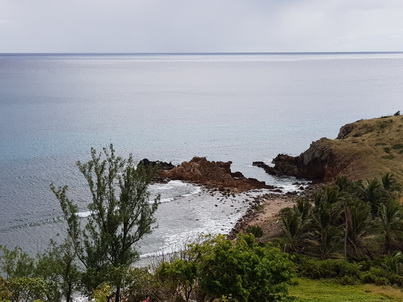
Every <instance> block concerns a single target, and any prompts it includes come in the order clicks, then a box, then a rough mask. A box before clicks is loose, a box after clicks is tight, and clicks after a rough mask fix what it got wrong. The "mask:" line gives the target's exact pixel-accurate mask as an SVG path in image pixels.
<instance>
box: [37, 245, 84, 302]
mask: <svg viewBox="0 0 403 302" xmlns="http://www.w3.org/2000/svg"><path fill="white" fill-rule="evenodd" d="M35 275H36V276H38V277H41V278H42V279H43V280H45V282H46V283H47V287H48V291H47V296H48V300H50V301H60V300H61V298H62V297H64V298H65V300H66V302H70V301H71V300H72V294H73V292H74V291H75V290H76V289H78V284H79V281H80V273H79V268H78V265H77V264H76V257H75V254H74V250H73V248H72V245H71V242H70V241H69V240H66V242H65V243H63V244H61V245H57V244H56V243H55V242H54V241H51V242H50V245H49V247H48V249H47V250H46V251H45V252H43V253H41V254H38V256H37V263H36V269H35Z"/></svg>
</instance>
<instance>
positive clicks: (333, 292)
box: [290, 278, 402, 302]
mask: <svg viewBox="0 0 403 302" xmlns="http://www.w3.org/2000/svg"><path fill="white" fill-rule="evenodd" d="M296 283H297V284H296V285H295V286H291V287H290V296H292V297H294V298H295V299H296V301H298V302H317V301H320V302H345V301H355V302H360V301H362V302H378V301H379V302H381V301H383V302H385V301H388V302H398V301H402V290H401V289H398V288H393V287H391V286H382V287H380V286H374V285H370V284H365V285H361V284H359V285H358V284H357V285H340V284H337V283H335V282H332V281H330V280H311V279H306V278H299V279H297V280H296Z"/></svg>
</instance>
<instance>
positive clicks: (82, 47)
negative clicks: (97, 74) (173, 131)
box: [0, 0, 403, 53]
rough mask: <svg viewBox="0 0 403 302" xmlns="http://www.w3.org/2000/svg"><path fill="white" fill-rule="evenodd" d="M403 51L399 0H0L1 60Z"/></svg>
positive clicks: (402, 4) (402, 24) (400, 0)
mask: <svg viewBox="0 0 403 302" xmlns="http://www.w3.org/2000/svg"><path fill="white" fill-rule="evenodd" d="M355 51H403V1H402V0H243V1H241V0H63V1H62V0H0V53H189V52H355Z"/></svg>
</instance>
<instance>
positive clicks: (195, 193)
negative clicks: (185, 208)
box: [182, 187, 202, 197]
mask: <svg viewBox="0 0 403 302" xmlns="http://www.w3.org/2000/svg"><path fill="white" fill-rule="evenodd" d="M201 191H202V189H201V187H196V188H195V190H194V191H193V192H191V193H189V194H183V195H182V197H189V196H192V195H197V194H200V193H201Z"/></svg>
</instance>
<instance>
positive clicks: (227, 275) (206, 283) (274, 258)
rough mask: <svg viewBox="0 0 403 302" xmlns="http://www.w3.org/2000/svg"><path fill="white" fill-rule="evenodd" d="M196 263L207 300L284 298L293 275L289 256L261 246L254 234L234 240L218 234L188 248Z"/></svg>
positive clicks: (275, 249)
mask: <svg viewBox="0 0 403 302" xmlns="http://www.w3.org/2000/svg"><path fill="white" fill-rule="evenodd" d="M189 252H190V253H191V254H192V257H193V259H195V260H194V261H196V262H197V264H198V276H199V284H200V287H201V291H203V292H205V293H206V295H207V296H208V297H210V299H214V298H220V297H222V296H226V297H232V298H233V299H235V300H236V301H240V302H247V301H250V302H257V301H283V300H285V299H287V294H288V289H287V284H288V283H289V281H290V280H291V278H292V277H293V263H292V262H291V260H290V259H289V256H288V255H287V254H285V253H282V252H280V251H279V250H278V249H277V248H274V247H271V246H261V245H259V244H258V243H257V242H256V241H255V238H254V236H253V235H242V234H241V235H239V236H238V237H237V239H236V240H233V241H231V240H228V239H225V238H224V237H223V236H218V237H216V238H214V239H212V240H209V241H206V242H204V243H201V244H195V245H192V246H191V248H190V251H189Z"/></svg>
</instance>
